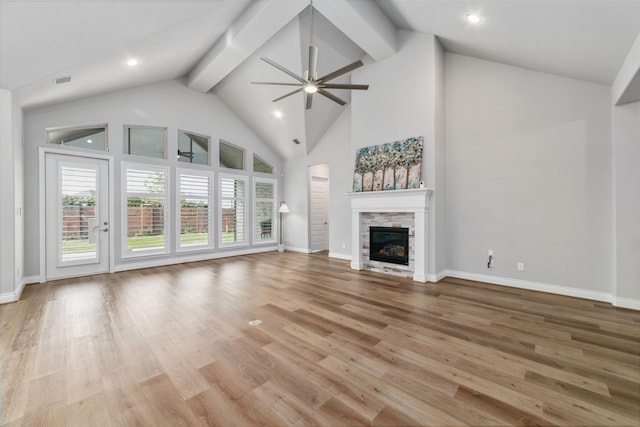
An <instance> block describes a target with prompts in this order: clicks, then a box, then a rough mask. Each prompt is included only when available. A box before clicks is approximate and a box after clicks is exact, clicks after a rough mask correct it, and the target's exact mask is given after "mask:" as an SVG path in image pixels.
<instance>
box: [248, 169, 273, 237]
mask: <svg viewBox="0 0 640 427" xmlns="http://www.w3.org/2000/svg"><path fill="white" fill-rule="evenodd" d="M254 184H255V185H254V187H253V191H254V193H253V203H254V205H253V218H254V227H253V228H254V242H256V243H262V242H275V240H276V223H275V218H276V181H275V180H274V179H256V180H255V183H254Z"/></svg>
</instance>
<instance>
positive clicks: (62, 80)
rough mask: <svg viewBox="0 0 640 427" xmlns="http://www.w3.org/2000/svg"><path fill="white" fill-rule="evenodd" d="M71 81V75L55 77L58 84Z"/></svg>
mask: <svg viewBox="0 0 640 427" xmlns="http://www.w3.org/2000/svg"><path fill="white" fill-rule="evenodd" d="M70 81H71V76H64V77H58V78H57V79H55V82H56V84H57V85H61V84H64V83H69V82H70Z"/></svg>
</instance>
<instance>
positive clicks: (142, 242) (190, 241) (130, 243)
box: [62, 231, 234, 253]
mask: <svg viewBox="0 0 640 427" xmlns="http://www.w3.org/2000/svg"><path fill="white" fill-rule="evenodd" d="M222 241H223V242H224V243H227V242H233V241H234V233H233V232H231V231H229V232H223V233H222ZM180 242H181V244H182V245H197V244H206V243H207V242H208V236H207V233H190V234H183V235H181V236H180ZM163 246H164V236H162V235H160V236H131V237H129V238H127V249H128V250H135V249H151V248H161V247H163ZM95 250H96V245H95V244H94V243H89V241H88V240H67V241H65V242H63V243H62V251H63V253H82V252H94V251H95Z"/></svg>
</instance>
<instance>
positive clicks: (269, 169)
mask: <svg viewBox="0 0 640 427" xmlns="http://www.w3.org/2000/svg"><path fill="white" fill-rule="evenodd" d="M253 171H254V172H259V173H268V174H271V175H273V166H271V165H270V164H269V163H267V162H265V161H264V160H262V159H261V158H260V157H258V156H256V155H255V154H254V155H253Z"/></svg>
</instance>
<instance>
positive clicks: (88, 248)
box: [45, 153, 111, 279]
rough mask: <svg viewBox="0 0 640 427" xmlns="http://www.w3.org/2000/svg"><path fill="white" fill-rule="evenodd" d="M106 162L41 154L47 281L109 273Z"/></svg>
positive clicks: (107, 178)
mask: <svg viewBox="0 0 640 427" xmlns="http://www.w3.org/2000/svg"><path fill="white" fill-rule="evenodd" d="M109 212H110V209H109V162H108V160H105V159H96V158H90V157H81V156H72V155H65V154H54V153H45V240H46V243H45V246H46V253H45V265H46V274H45V276H46V279H57V278H62V277H71V276H81V275H87V274H97V273H105V272H107V271H109V240H110V239H109V234H110V230H111V221H110V218H109Z"/></svg>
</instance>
